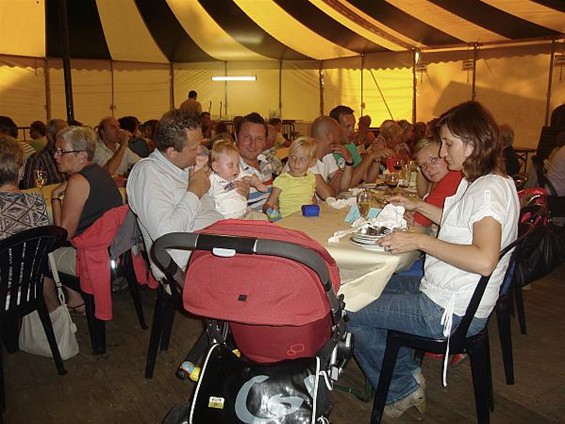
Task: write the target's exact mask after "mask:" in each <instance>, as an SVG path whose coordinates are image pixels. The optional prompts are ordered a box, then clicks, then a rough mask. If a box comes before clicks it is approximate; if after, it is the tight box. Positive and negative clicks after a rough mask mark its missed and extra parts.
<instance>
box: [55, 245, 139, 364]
mask: <svg viewBox="0 0 565 424" xmlns="http://www.w3.org/2000/svg"><path fill="white" fill-rule="evenodd" d="M110 272H111V279H113V278H115V277H121V276H123V277H125V278H126V280H127V282H128V288H129V293H130V295H131V298H132V301H133V305H134V307H135V311H136V313H137V318H138V321H139V326H140V327H141V329H143V330H147V328H149V327H148V326H147V324H146V323H145V315H144V314H143V307H142V304H141V296H140V293H139V283H138V282H137V277H136V276H135V270H134V268H133V262H132V258H131V250H128V251H126V252H125V253H123V254H122V255H121V256H120V260H119V261H117V265H116V268H115V269H111V270H110ZM59 277H60V279H61V283H62V284H63V285H65V286H67V287H69V288H71V289H73V290H75V291H78V292H80V293H81V294H82V297H83V299H84V303H85V309H86V320H87V323H88V332H89V334H90V344H91V346H92V353H93V354H94V355H103V354H105V353H106V350H107V349H106V321H103V320H100V319H98V318H96V316H95V312H96V307H95V305H94V296H93V295H91V294H88V293H85V292H83V291H82V290H81V288H80V280H79V278H78V277H76V276H74V275H69V274H64V273H61V272H60V273H59Z"/></svg>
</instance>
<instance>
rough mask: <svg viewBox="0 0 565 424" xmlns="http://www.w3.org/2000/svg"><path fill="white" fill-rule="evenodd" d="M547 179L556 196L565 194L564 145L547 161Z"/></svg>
mask: <svg viewBox="0 0 565 424" xmlns="http://www.w3.org/2000/svg"><path fill="white" fill-rule="evenodd" d="M547 179H548V180H549V182H550V183H551V185H553V187H554V188H555V191H556V192H557V195H558V196H565V146H563V147H561V148H560V149H559V150H558V151H557V153H555V155H554V156H553V157H552V158H551V162H549V169H548V170H547Z"/></svg>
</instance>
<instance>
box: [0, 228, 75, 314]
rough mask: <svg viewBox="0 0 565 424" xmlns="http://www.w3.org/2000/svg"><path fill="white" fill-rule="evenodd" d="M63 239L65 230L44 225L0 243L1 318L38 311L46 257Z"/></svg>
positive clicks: (65, 235) (65, 233)
mask: <svg viewBox="0 0 565 424" xmlns="http://www.w3.org/2000/svg"><path fill="white" fill-rule="evenodd" d="M66 238H67V231H66V230H65V229H63V228H61V227H55V226H44V227H38V228H33V229H30V230H25V231H22V232H20V233H18V234H15V235H13V236H10V237H8V238H6V239H4V240H1V241H0V317H1V316H4V315H11V314H17V315H25V314H27V313H29V312H31V311H33V310H34V309H36V308H37V302H38V301H42V299H43V276H44V272H45V270H46V267H47V254H48V253H49V252H51V251H52V250H53V249H54V248H55V247H56V246H57V245H58V244H60V243H62V242H63V241H64V240H66Z"/></svg>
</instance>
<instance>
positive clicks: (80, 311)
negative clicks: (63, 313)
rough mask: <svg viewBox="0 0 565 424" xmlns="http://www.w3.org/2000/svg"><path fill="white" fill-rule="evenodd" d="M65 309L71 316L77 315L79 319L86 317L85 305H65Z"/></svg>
mask: <svg viewBox="0 0 565 424" xmlns="http://www.w3.org/2000/svg"><path fill="white" fill-rule="evenodd" d="M67 309H68V310H69V312H70V313H71V314H75V315H79V316H81V317H83V316H85V315H86V305H85V304H84V302H82V303H81V304H79V305H75V306H70V305H67Z"/></svg>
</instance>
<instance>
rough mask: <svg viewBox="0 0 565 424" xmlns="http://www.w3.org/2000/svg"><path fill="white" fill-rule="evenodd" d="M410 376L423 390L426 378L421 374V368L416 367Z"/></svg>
mask: <svg viewBox="0 0 565 424" xmlns="http://www.w3.org/2000/svg"><path fill="white" fill-rule="evenodd" d="M412 376H413V377H414V380H416V383H418V385H419V386H420V387H421V388H422V389H424V390H425V389H426V378H425V377H424V374H422V368H418V369H417V370H416V371H415V372H413V373H412Z"/></svg>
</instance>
